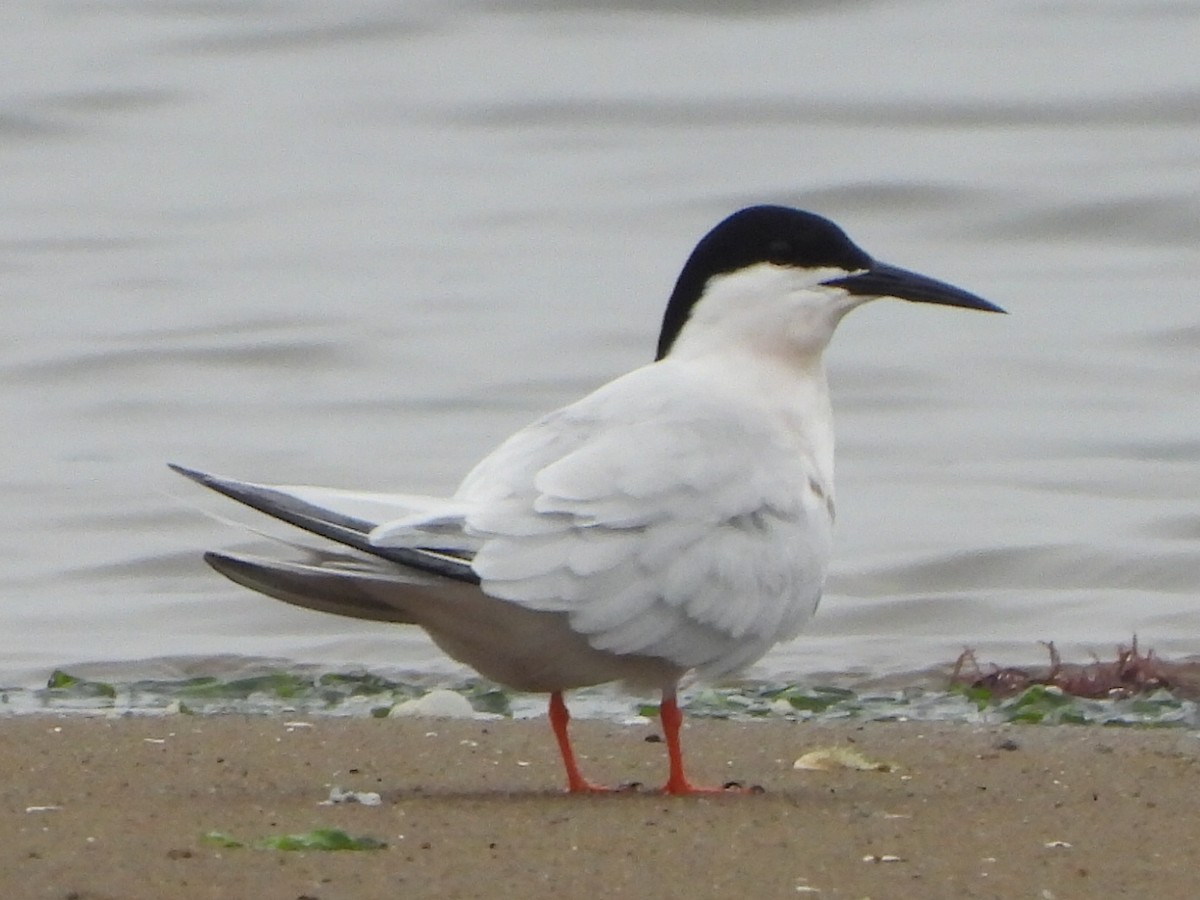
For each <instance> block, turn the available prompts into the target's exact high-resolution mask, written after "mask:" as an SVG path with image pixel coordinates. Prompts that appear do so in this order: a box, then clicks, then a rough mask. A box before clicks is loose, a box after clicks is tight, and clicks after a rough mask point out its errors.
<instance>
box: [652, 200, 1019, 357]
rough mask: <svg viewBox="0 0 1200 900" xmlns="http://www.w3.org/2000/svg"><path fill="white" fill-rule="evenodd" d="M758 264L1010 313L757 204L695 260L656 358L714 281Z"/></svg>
mask: <svg viewBox="0 0 1200 900" xmlns="http://www.w3.org/2000/svg"><path fill="white" fill-rule="evenodd" d="M756 263H773V264H775V265H778V266H795V267H796V268H802V269H820V268H831V269H841V270H842V271H843V272H845V273H847V274H846V275H844V276H835V277H833V278H831V279H829V280H828V281H826V282H825V284H826V285H828V286H829V287H836V288H841V289H843V290H845V291H846V292H847V293H849V294H857V295H860V296H865V297H897V298H899V299H901V300H912V301H915V302H917V303H938V304H941V305H943V306H960V307H963V308H965V309H979V310H985V311H987V312H1004V310H1002V309H1001V308H1000V307H998V306H996V305H995V304H994V303H991V302H989V301H987V300H984V299H983V298H982V297H978V296H976V295H975V294H972V293H970V292H968V291H964V290H963V289H962V288H958V287H955V286H954V285H952V284H947V283H946V282H944V281H937V280H936V279H933V278H928V277H926V276H925V275H919V274H917V273H916V272H910V271H908V270H907V269H901V268H899V267H897V266H889V265H886V264H884V263H879V262H876V261H875V260H873V259H872V258H871V257H870V256H869V255H868V254H867V253H866V251H864V250H862V249H861V248H860V247H858V246H857V245H856V244H855V243H854V242H853V241H852V240H850V238H848V237H846V233H845V232H844V231H842V229H840V228H839V227H838V226H837V225H835V224H834V223H833V222H830V221H829V220H828V219H823V218H821V217H820V216H817V215H813V214H812V213H808V212H803V211H801V210H798V209H790V208H788V207H786V206H750V207H747V208H746V209H743V210H740V211H738V212H735V213H734V214H733V215H732V216H730V217H729V218H727V219H725V220H724V221H723V222H720V223H719V224H718V225H717V226H716V227H715V228H714V229H713V230H712V231H710V232H709V233H708V234H706V235H705V236H704V237H703V238H702V239H701V241H700V243H699V244H697V245H696V249H695V250H693V251H692V255H691V256H689V257H688V261H687V263H686V264H685V265H684V267H683V271H682V272H680V273H679V279H678V281H676V282H675V290H674V291H673V292H672V293H671V301H670V302H669V303H668V304H667V311H666V314H665V315H664V316H663V323H662V330H661V331H660V332H659V335H658V354H657V356H656V357H655V359H662V358H663V357H664V356H666V355H667V354H668V353H669V352H670V350H671V346H672V345H673V344H674V343H675V339H676V338H677V337H679V332H680V331H681V330H682V329H683V326H684V325H685V324H686V323H687V320H688V317H689V316H690V315H691V313H692V307H694V306H695V305H696V302H697V301H698V300H699V299H700V296H701V295H702V294H703V293H704V288H705V286H706V285H707V284H708V282H709V280H710V279H711V278H712V277H713V276H715V275H724V274H727V273H729V272H736V271H737V270H739V269H744V268H746V267H747V266H752V265H755V264H756ZM851 273H853V274H851Z"/></svg>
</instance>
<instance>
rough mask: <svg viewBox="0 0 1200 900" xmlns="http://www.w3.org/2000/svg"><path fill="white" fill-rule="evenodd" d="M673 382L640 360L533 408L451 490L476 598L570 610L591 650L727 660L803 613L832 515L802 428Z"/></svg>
mask: <svg viewBox="0 0 1200 900" xmlns="http://www.w3.org/2000/svg"><path fill="white" fill-rule="evenodd" d="M681 378H682V376H680V375H679V374H678V373H674V372H673V370H672V369H671V368H670V367H669V366H667V365H665V364H658V366H657V367H656V368H653V369H642V370H637V371H635V372H633V373H631V374H630V375H627V376H625V377H623V378H621V379H618V380H617V381H615V382H612V383H610V384H609V385H607V386H606V387H605V388H602V389H601V390H600V391H598V392H596V393H595V394H592V395H590V396H589V397H586V398H584V400H582V401H580V402H579V403H577V404H575V405H573V406H570V407H567V408H565V409H563V410H560V411H559V412H557V413H554V414H552V415H551V416H548V417H546V418H545V419H542V420H541V421H539V422H537V423H535V424H534V425H533V426H530V428H528V429H526V430H525V431H522V432H518V433H517V434H516V435H514V436H513V437H512V438H510V439H509V440H508V441H507V442H505V444H503V445H501V447H500V448H498V450H497V451H496V452H495V453H494V454H493V455H492V456H490V457H488V458H487V459H485V460H484V461H483V462H481V463H480V464H479V466H477V467H476V469H475V471H474V472H472V474H471V475H469V476H468V477H467V479H466V480H465V481H464V482H463V485H462V487H460V489H459V491H458V493H457V494H456V497H455V499H456V501H459V502H461V503H463V508H464V509H466V510H467V512H466V515H465V521H464V523H463V531H464V532H465V533H467V534H469V535H472V536H474V537H477V538H478V539H479V546H478V550H477V553H476V555H475V558H474V560H473V563H472V565H473V568H474V569H475V572H476V573H477V574H478V575H479V577H480V579H481V582H482V585H483V588H484V590H485V591H486V592H487V593H489V594H491V595H493V596H495V597H499V598H502V599H506V600H510V601H512V602H515V603H519V604H521V605H524V606H527V607H529V608H531V609H537V610H546V611H558V612H566V613H568V615H569V617H570V622H571V626H572V628H574V629H576V630H578V631H579V632H581V633H583V634H585V635H586V636H587V638H588V641H589V643H590V644H591V645H592V646H593V647H595V648H597V649H602V650H609V651H611V652H614V653H621V654H644V655H651V656H659V657H662V658H665V659H668V660H670V661H672V662H674V663H676V664H679V665H683V666H687V667H702V668H705V669H707V670H709V671H724V670H726V669H728V668H730V667H731V666H734V665H741V664H743V663H744V662H746V661H750V660H752V659H754V658H757V656H758V655H761V654H762V653H763V652H765V651H766V650H767V649H769V647H770V646H771V645H773V644H774V643H776V642H777V641H779V640H781V639H784V638H787V637H791V636H793V635H794V634H795V633H796V632H797V631H798V630H799V628H800V626H801V625H803V623H804V621H806V620H807V618H808V617H809V616H810V615H811V614H812V612H813V610H814V609H815V606H816V603H817V600H818V599H819V596H820V591H821V586H822V584H823V581H824V577H825V566H826V560H827V558H828V555H829V544H830V536H831V528H832V523H831V521H830V517H829V513H828V509H827V508H826V505H825V501H824V497H823V496H818V495H817V494H816V493H814V491H813V489H812V487H811V486H810V482H812V481H813V480H814V479H818V480H819V479H820V477H821V476H822V475H823V473H821V472H820V471H819V470H818V467H817V465H816V463H815V462H814V458H813V454H814V451H813V448H811V447H809V446H807V445H806V444H805V443H804V440H803V436H802V435H801V437H800V439H797V436H796V434H795V432H794V431H789V430H788V429H787V428H786V427H785V425H784V423H780V422H776V421H773V420H771V419H769V418H768V417H765V416H763V415H761V414H756V412H755V410H756V407H755V406H754V405H753V404H746V403H744V402H743V400H744V398H741V397H738V396H736V395H731V394H730V393H729V392H722V391H721V390H720V387H719V386H714V385H712V384H704V385H700V386H697V385H696V384H695V383H681V381H680V379H681ZM664 379H666V380H667V382H670V383H665V382H664ZM685 381H686V380H685ZM386 527H388V526H385V528H386ZM382 530H383V529H381V531H382ZM373 539H374V536H373Z"/></svg>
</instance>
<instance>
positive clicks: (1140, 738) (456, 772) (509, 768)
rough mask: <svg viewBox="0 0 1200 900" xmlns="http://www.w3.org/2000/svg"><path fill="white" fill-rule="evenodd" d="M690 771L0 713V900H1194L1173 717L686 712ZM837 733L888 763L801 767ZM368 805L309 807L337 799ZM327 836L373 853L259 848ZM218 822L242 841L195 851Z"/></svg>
mask: <svg viewBox="0 0 1200 900" xmlns="http://www.w3.org/2000/svg"><path fill="white" fill-rule="evenodd" d="M574 733H575V735H576V738H577V745H578V749H579V750H580V752H581V753H582V754H583V755H584V757H585V758H584V760H583V764H584V766H585V767H586V770H587V772H588V774H589V775H590V776H591V777H592V778H594V779H597V780H606V781H608V782H611V783H620V782H627V781H640V782H644V783H646V784H656V783H657V782H658V781H660V780H661V778H662V777H663V773H664V769H665V763H664V760H663V746H662V744H661V743H658V742H657V741H656V739H655V735H656V728H655V726H653V725H645V726H642V725H638V726H624V725H617V724H611V723H605V722H596V721H583V722H578V723H576V727H575V730H574ZM685 741H686V745H685V746H686V750H687V753H688V759H689V762H690V765H691V769H692V774H693V777H694V778H695V779H696V780H697V781H705V782H714V783H715V782H722V781H727V780H731V779H737V780H739V781H742V782H745V783H747V784H753V785H761V786H762V787H763V788H764V789H765V792H764V793H762V794H757V795H737V796H715V797H703V798H665V797H661V796H658V795H655V794H654V793H651V792H643V793H626V794H612V795H603V796H585V797H577V796H567V795H565V794H563V793H562V792H561V790H560V771H559V763H558V759H557V756H556V754H555V751H554V747H553V744H552V741H551V740H550V739H549V735H548V732H547V729H546V723H545V722H544V721H507V720H506V721H486V722H481V721H450V720H433V719H404V720H397V719H383V720H373V719H332V718H331V719H323V718H304V719H297V720H292V719H288V718H286V717H280V716H269V717H267V716H264V717H242V716H227V717H226V716H212V717H201V716H187V715H176V716H169V717H158V718H117V719H104V718H84V717H78V716H76V717H51V716H21V717H11V718H5V719H0V765H3V770H4V772H5V778H4V782H3V787H2V788H0V873H2V874H0V885H2V886H3V889H4V895H5V896H6V897H14V898H21V897H30V898H33V897H38V898H43V897H45V898H57V900H67V898H73V900H127V898H160V897H172V898H235V897H247V898H249V897H255V898H258V897H264V898H265V897H270V898H286V900H301V898H310V900H311V898H320V900H336V898H360V897H361V898H374V897H381V898H382V897H555V898H563V897H582V896H621V897H689V898H696V897H730V896H752V897H785V896H786V897H794V896H814V897H829V898H833V897H837V898H856V900H858V898H864V897H871V898H876V900H879V898H897V897H899V898H905V897H914V898H915V897H921V898H940V897H945V898H961V897H991V898H1017V897H1031V898H1039V900H1041V898H1059V900H1065V898H1076V897H1099V896H1104V897H1114V896H1129V897H1145V896H1154V897H1158V898H1171V897H1180V898H1184V897H1193V896H1195V872H1196V871H1197V869H1198V867H1200V820H1198V819H1197V817H1196V816H1195V814H1194V812H1195V802H1194V798H1195V786H1194V782H1193V779H1197V778H1198V777H1200V767H1198V765H1197V759H1198V756H1200V740H1198V739H1197V738H1196V737H1195V736H1194V735H1193V734H1190V733H1189V732H1187V731H1185V730H1182V729H1157V730H1144V729H1112V728H1098V727H1080V728H1072V727H1045V726H995V727H978V726H972V725H965V724H930V723H876V724H864V725H858V724H853V723H846V724H841V725H826V724H822V725H805V724H792V723H781V722H771V723H765V722H764V723H759V722H749V723H732V722H723V721H700V722H694V723H692V724H690V725H689V726H688V727H687V730H686V734H685ZM825 747H848V748H852V749H855V750H857V751H858V752H860V753H861V754H863V755H864V756H865V757H866V758H867V759H869V760H873V761H876V762H880V763H884V764H886V768H887V771H855V770H848V769H840V770H837V771H801V770H796V769H794V768H793V763H794V761H795V760H796V759H797V758H798V757H800V756H802V755H803V754H805V753H808V752H810V751H812V750H816V749H819V748H825ZM334 786H337V787H340V788H342V789H344V790H353V791H367V792H376V793H378V794H379V795H380V800H381V803H380V804H379V805H378V806H366V805H361V804H357V803H352V804H337V805H323V801H327V800H328V799H329V796H330V791H331V788H332V787H334ZM328 828H336V829H342V830H343V831H345V832H346V833H347V834H349V835H351V836H353V837H367V838H373V839H376V840H379V841H382V842H385V843H386V845H387V846H386V847H384V848H382V849H376V850H362V851H338V852H327V851H316V850H306V851H285V850H279V849H265V848H264V847H263V846H262V845H263V843H264V842H265V841H267V840H269V839H271V838H273V837H278V836H280V835H289V834H304V833H308V832H311V831H313V830H314V829H328ZM211 832H219V833H221V834H223V835H226V836H228V837H229V838H231V839H234V840H237V841H239V842H240V843H242V844H244V845H245V846H241V847H230V846H222V845H221V844H220V843H217V842H214V841H213V840H211V839H207V838H206V837H205V835H207V834H209V833H211Z"/></svg>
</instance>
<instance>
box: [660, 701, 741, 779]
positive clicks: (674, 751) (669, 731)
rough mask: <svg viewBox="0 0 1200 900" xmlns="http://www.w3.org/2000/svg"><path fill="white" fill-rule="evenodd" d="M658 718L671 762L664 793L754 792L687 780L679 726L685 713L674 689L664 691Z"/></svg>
mask: <svg viewBox="0 0 1200 900" xmlns="http://www.w3.org/2000/svg"><path fill="white" fill-rule="evenodd" d="M658 718H659V720H660V721H661V722H662V727H663V736H664V737H665V738H666V739H667V759H668V760H669V762H670V774H669V775H668V776H667V783H666V784H664V785H663V788H662V792H663V793H664V794H674V795H682V794H725V793H752V791H748V790H746V789H744V788H737V787H731V788H723V787H696V786H695V785H694V784H692V783H691V782H690V781H688V780H687V776H686V775H684V774H683V747H682V746H680V743H679V727H680V726H681V725H682V724H683V713H682V712H681V711H680V709H679V704H678V703H677V702H675V692H674V691H663V698H662V704H661V705H660V706H659V707H658Z"/></svg>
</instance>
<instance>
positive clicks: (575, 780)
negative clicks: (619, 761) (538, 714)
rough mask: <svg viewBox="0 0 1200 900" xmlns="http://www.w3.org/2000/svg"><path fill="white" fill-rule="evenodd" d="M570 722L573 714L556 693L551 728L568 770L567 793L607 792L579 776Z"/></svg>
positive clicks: (553, 699)
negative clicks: (570, 732)
mask: <svg viewBox="0 0 1200 900" xmlns="http://www.w3.org/2000/svg"><path fill="white" fill-rule="evenodd" d="M570 721H571V714H570V713H569V712H567V704H566V703H564V702H563V696H562V691H555V692H554V693H552V694H551V695H550V727H551V728H553V729H554V738H555V740H557V741H558V752H559V753H561V754H562V761H563V768H565V769H566V770H567V791H568V792H569V793H572V794H595V793H602V792H607V791H608V788H605V787H601V786H600V785H596V784H592V783H591V782H590V781H588V780H587V779H586V778H584V777H583V776H582V775H580V774H579V766H577V765H576V764H575V751H574V750H572V749H571V737H570V735H568V734H567V725H568V723H570Z"/></svg>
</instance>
